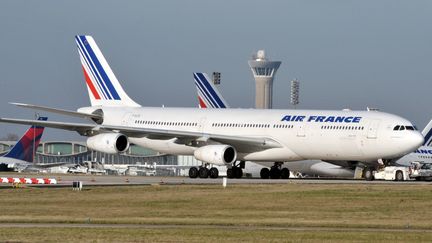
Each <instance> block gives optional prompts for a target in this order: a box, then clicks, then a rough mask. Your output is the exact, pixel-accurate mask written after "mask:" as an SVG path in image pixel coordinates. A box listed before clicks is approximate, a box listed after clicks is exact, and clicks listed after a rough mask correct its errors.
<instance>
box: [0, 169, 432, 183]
mask: <svg viewBox="0 0 432 243" xmlns="http://www.w3.org/2000/svg"><path fill="white" fill-rule="evenodd" d="M0 177H14V178H23V177H25V178H53V179H56V180H57V184H56V185H30V184H26V186H37V187H68V186H72V183H73V182H76V181H81V182H82V185H83V186H84V187H85V186H127V185H182V184H185V185H186V184H187V185H194V184H195V185H208V184H216V185H217V184H220V185H222V184H223V178H217V179H210V178H208V179H200V178H197V179H191V178H188V177H160V176H111V175H85V174H27V173H10V172H9V173H0ZM229 184H394V185H402V184H403V185H407V184H413V185H419V184H423V185H424V184H430V185H432V182H429V181H414V180H411V181H384V180H374V181H365V180H350V179H320V178H307V179H304V178H303V179H297V178H295V179H274V180H272V179H267V180H264V179H260V178H241V179H227V185H229ZM0 186H3V187H4V186H10V184H8V183H0Z"/></svg>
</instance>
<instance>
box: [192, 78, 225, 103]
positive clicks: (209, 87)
mask: <svg viewBox="0 0 432 243" xmlns="http://www.w3.org/2000/svg"><path fill="white" fill-rule="evenodd" d="M193 75H194V80H195V86H196V89H197V92H198V101H199V107H200V108H229V105H228V103H227V102H226V101H225V99H224V98H223V97H222V95H221V94H220V93H219V91H218V89H217V88H216V86H215V85H214V84H213V82H211V79H210V78H209V77H208V75H207V74H206V73H194V74H193Z"/></svg>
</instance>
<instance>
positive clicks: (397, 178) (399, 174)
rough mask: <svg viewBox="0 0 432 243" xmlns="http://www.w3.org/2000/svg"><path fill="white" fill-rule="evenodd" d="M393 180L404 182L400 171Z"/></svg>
mask: <svg viewBox="0 0 432 243" xmlns="http://www.w3.org/2000/svg"><path fill="white" fill-rule="evenodd" d="M395 180H396V181H403V180H404V176H403V173H402V171H400V170H398V171H396V176H395Z"/></svg>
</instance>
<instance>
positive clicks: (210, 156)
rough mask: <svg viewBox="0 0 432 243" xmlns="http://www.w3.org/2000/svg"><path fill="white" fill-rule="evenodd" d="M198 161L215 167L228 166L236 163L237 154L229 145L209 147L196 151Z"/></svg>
mask: <svg viewBox="0 0 432 243" xmlns="http://www.w3.org/2000/svg"><path fill="white" fill-rule="evenodd" d="M194 156H195V158H196V159H197V160H201V161H203V162H207V163H210V164H214V165H227V164H231V163H233V162H235V161H236V159H237V152H236V150H235V148H234V147H232V146H229V145H207V146H203V147H201V148H198V149H196V150H195V151H194Z"/></svg>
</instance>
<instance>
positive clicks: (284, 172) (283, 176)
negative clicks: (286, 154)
mask: <svg viewBox="0 0 432 243" xmlns="http://www.w3.org/2000/svg"><path fill="white" fill-rule="evenodd" d="M289 176H290V171H289V169H288V168H283V169H282V170H281V175H280V177H281V179H288V178H289Z"/></svg>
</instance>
